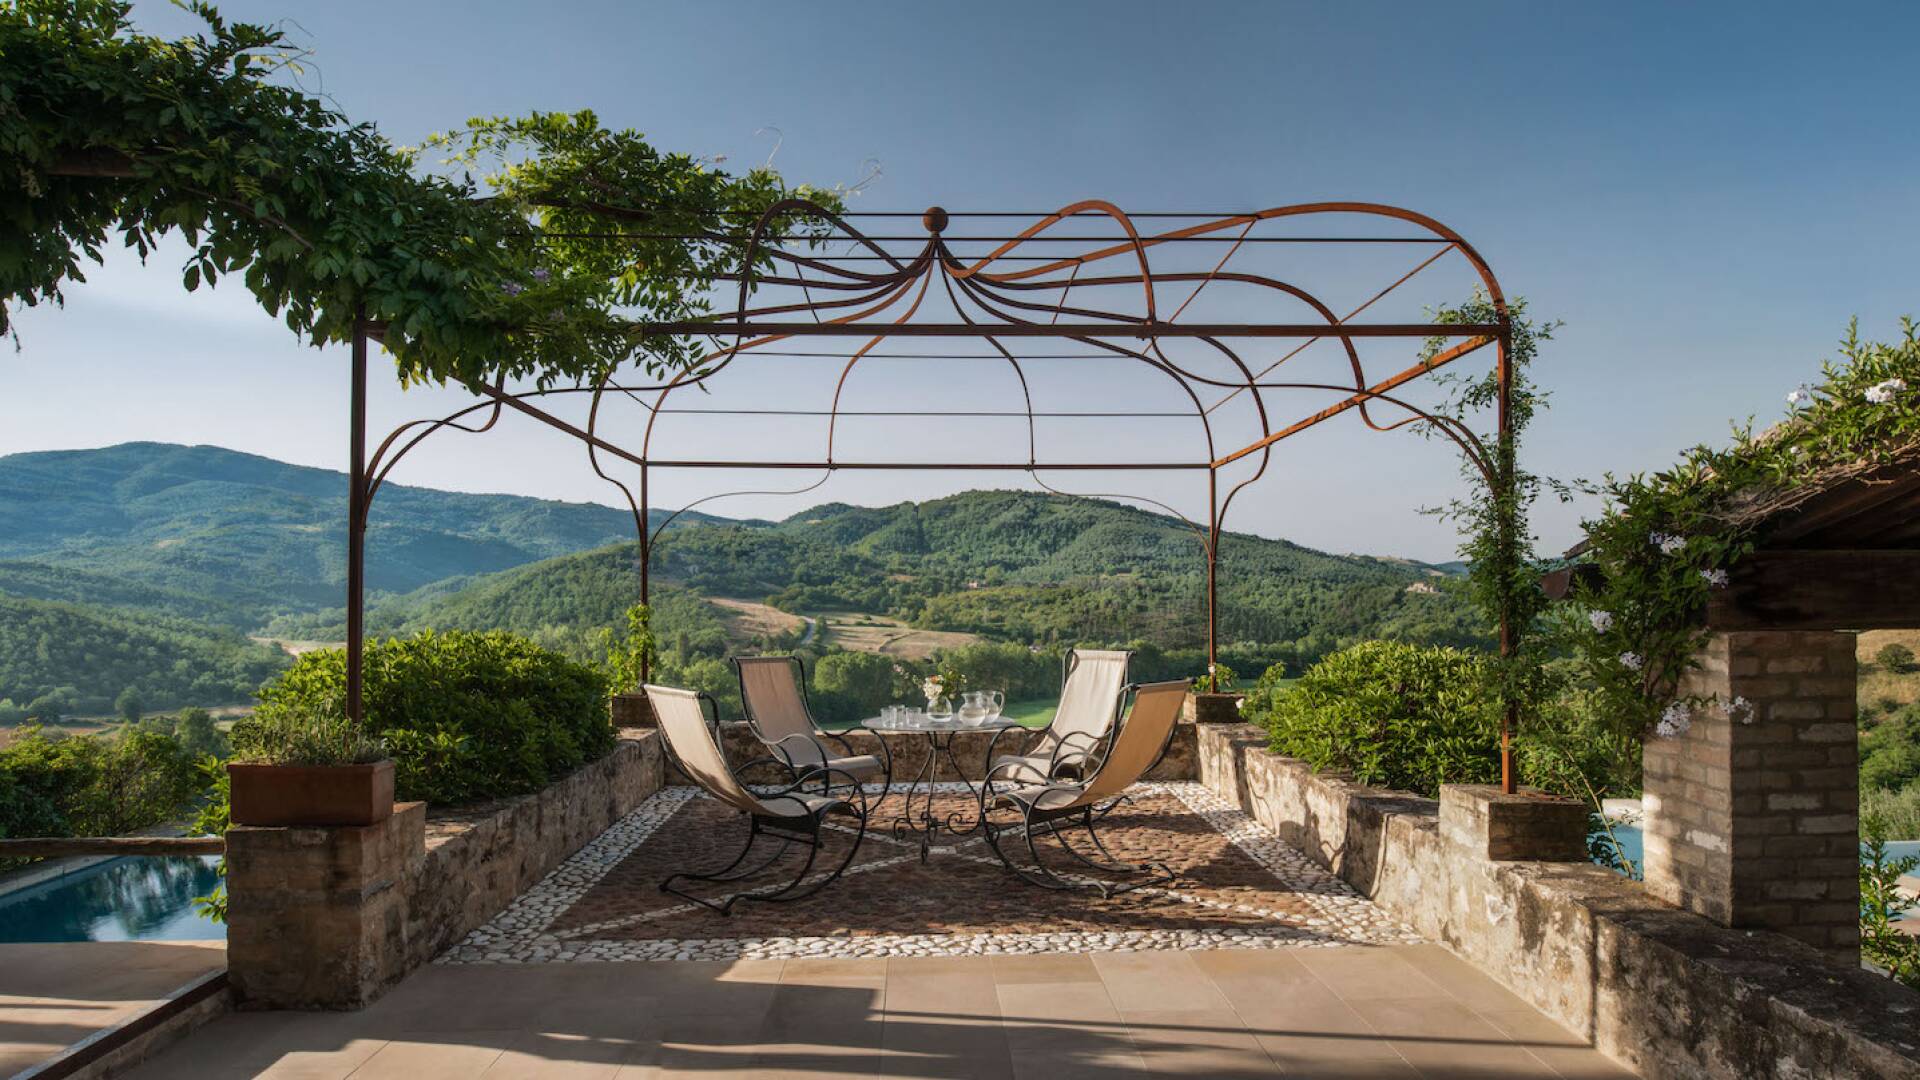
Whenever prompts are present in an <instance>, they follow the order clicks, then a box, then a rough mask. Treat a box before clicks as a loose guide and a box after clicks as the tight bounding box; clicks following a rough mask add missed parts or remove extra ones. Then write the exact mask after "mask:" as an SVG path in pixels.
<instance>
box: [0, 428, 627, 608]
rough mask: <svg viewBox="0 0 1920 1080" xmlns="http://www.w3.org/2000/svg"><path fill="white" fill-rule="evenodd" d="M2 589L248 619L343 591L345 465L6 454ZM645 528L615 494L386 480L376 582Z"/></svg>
mask: <svg viewBox="0 0 1920 1080" xmlns="http://www.w3.org/2000/svg"><path fill="white" fill-rule="evenodd" d="M0 520H4V521H6V522H7V528H6V529H4V530H0V560H6V561H5V562H4V563H0V590H4V591H6V592H8V593H11V594H13V595H17V596H34V597H41V598H50V599H62V600H70V601H74V602H79V603H87V604H101V605H109V606H129V607H138V608H143V609H154V608H158V609H161V610H167V611H171V612H172V613H174V614H178V615H182V616H188V617H193V618H201V619H209V620H214V621H218V622H222V623H225V624H227V625H229V626H232V627H234V628H235V629H241V630H251V629H253V628H256V627H258V626H260V625H261V624H262V623H264V622H266V621H267V620H268V619H269V618H271V617H272V616H273V615H275V614H277V613H281V612H288V611H309V610H313V609H315V608H323V607H334V606H337V605H338V604H339V603H340V589H341V588H342V584H343V582H344V581H345V577H346V554H345V536H346V524H345V522H346V479H345V477H343V476H342V475H341V474H340V473H337V472H332V471H330V470H326V469H312V468H306V467H304V466H298V465H288V464H286V463H284V462H279V461H274V460H272V459H270V458H263V457H258V456H255V455H252V454H242V453H238V452H235V451H232V450H224V449H221V448H219V447H213V446H175V445H171V444H167V443H126V444H123V445H120V446H111V447H106V448H104V449H100V450H62V451H50V452H45V453H33V454H14V455H11V456H8V457H0ZM632 538H633V518H632V516H631V515H630V514H627V513H625V512H622V511H620V510H616V509H613V508H611V507H606V506H597V505H592V504H585V503H561V502H550V501H546V500H541V499H528V498H522V497H519V496H509V495H468V494H460V493H455V492H448V491H434V490H430V489H427V488H415V487H406V486H404V485H393V484H390V485H387V486H386V487H383V488H382V489H381V492H380V496H379V498H378V499H377V500H375V502H374V506H373V513H372V518H371V521H370V522H369V526H368V537H367V552H368V555H367V568H368V583H369V585H370V586H371V587H372V588H373V589H375V590H377V591H383V592H405V591H409V590H412V589H417V588H419V587H421V586H423V585H427V584H430V583H432V582H436V581H441V580H444V579H446V578H450V577H456V576H461V575H468V574H478V573H487V572H491V571H497V570H504V569H508V568H510V567H513V566H519V565H522V564H525V563H529V562H534V561H536V560H539V559H546V558H551V557H553V556H555V555H562V554H566V553H568V552H574V551H581V550H585V549H587V548H592V547H597V546H600V545H602V544H608V543H613V542H615V541H619V540H631V539H632Z"/></svg>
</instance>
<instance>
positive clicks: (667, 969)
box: [133, 945, 1630, 1080]
mask: <svg viewBox="0 0 1920 1080" xmlns="http://www.w3.org/2000/svg"><path fill="white" fill-rule="evenodd" d="M1127 1075H1132V1076H1148V1075H1155V1076H1205V1077H1217V1078H1225V1080H1233V1078H1241V1077H1267V1076H1300V1077H1325V1078H1359V1077H1416V1078H1417V1077H1459V1078H1467V1077H1472V1078H1476V1080H1484V1078H1518V1077H1546V1078H1551V1077H1561V1078H1588V1077H1593V1078H1598V1077H1624V1076H1628V1075H1630V1074H1629V1073H1626V1072H1624V1071H1622V1070H1621V1069H1619V1068H1618V1067H1617V1066H1614V1065H1613V1064H1611V1063H1610V1062H1608V1061H1607V1060H1606V1059H1605V1058H1603V1057H1601V1056H1600V1055H1599V1054H1597V1053H1595V1052H1594V1051H1593V1050H1591V1049H1589V1048H1587V1047H1586V1046H1584V1045H1582V1044H1581V1043H1580V1041H1579V1040H1578V1039H1576V1038H1574V1037H1573V1036H1572V1035H1570V1034H1568V1033H1567V1032H1566V1031H1565V1030H1563V1029H1562V1028H1560V1027H1559V1026H1558V1025H1556V1024H1554V1023H1552V1022H1551V1021H1549V1020H1547V1019H1546V1018H1545V1017H1544V1016H1542V1015H1541V1014H1539V1013H1538V1012H1535V1011H1534V1010H1533V1009H1531V1008H1529V1007H1528V1006H1527V1005H1525V1004H1524V1003H1523V1002H1521V1001H1520V1000H1519V999H1518V998H1516V997H1514V996H1513V995H1511V994H1509V993H1507V992H1506V991H1505V990H1503V989H1501V988H1500V987H1499V986H1498V985H1497V984H1496V983H1494V982H1493V981H1492V980H1491V979H1489V978H1487V977H1486V976H1485V975H1483V974H1481V973H1480V972H1478V971H1477V970H1475V969H1474V968H1473V967H1471V966H1470V965H1468V964H1466V963H1464V962H1462V961H1460V960H1458V959H1456V958H1454V957H1453V956H1452V955H1451V954H1449V953H1447V952H1446V951H1445V950H1443V949H1441V948H1439V947H1437V946H1431V945H1416V946H1395V947H1386V948H1373V947H1353V948H1342V949H1300V950H1287V949H1263V950H1245V951H1239V950H1221V951H1213V952H1143V953H1102V954H1097V955H1054V956H1007V957H927V958H906V957H895V958H892V959H859V960H855V959H846V960H835V959H816V960H799V959H796V960H784V961H782V960H743V961H733V962H715V963H694V962H672V963H615V964H596V963H567V964H533V965H501V966H452V965H447V966H435V967H431V968H428V969H426V970H423V971H421V972H419V973H417V974H415V975H414V976H412V977H411V978H409V979H408V980H407V981H406V982H405V983H403V984H401V985H400V986H399V987H397V988H396V989H395V990H394V991H393V992H392V993H390V994H388V995H387V996H386V997H385V998H383V999H381V1000H380V1001H379V1002H378V1003H376V1004H375V1005H374V1006H373V1007H372V1008H369V1009H367V1010H365V1011H363V1012H359V1013H253V1014H248V1013H239V1014H234V1015H231V1016H227V1017H224V1018H222V1019H220V1020H217V1021H215V1022H214V1023H213V1024H210V1025H209V1026H207V1027H205V1028H203V1029H201V1030H200V1031H198V1032H196V1033H195V1034H194V1035H192V1036H190V1037H189V1038H188V1039H187V1040H185V1041H184V1042H182V1043H179V1044H176V1045H175V1046H173V1047H172V1048H170V1049H168V1050H167V1051H166V1052H164V1053H163V1054H162V1055H161V1056H160V1057H158V1058H156V1059H154V1060H153V1061H151V1062H149V1063H147V1065H146V1066H144V1067H143V1068H141V1069H140V1070H138V1071H137V1072H135V1073H134V1074H133V1076H134V1077H136V1078H138V1080H163V1078H171V1077H180V1078H192V1080H215V1078H222V1077H241V1076H271V1077H312V1078H322V1077H346V1076H352V1077H353V1078H354V1080H377V1078H383V1077H397V1078H401V1080H431V1078H434V1077H474V1076H482V1077H593V1078H621V1080H638V1078H648V1080H655V1078H662V1077H670V1076H671V1077H679V1076H701V1077H747V1076H753V1077H767V1076H793V1077H816V1078H824V1077H842V1076H846V1077H852V1076H861V1077H872V1076H901V1077H964V1078H976V1077H979V1078H993V1077H1009V1078H1015V1080H1027V1078H1032V1080H1073V1078H1076V1077H1096V1076H1097V1077H1108V1076H1127Z"/></svg>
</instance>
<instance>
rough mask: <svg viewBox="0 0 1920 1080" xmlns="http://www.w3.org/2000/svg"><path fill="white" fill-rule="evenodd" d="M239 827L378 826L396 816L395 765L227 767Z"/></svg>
mask: <svg viewBox="0 0 1920 1080" xmlns="http://www.w3.org/2000/svg"><path fill="white" fill-rule="evenodd" d="M227 776H228V778H229V779H230V780H232V782H233V810H232V815H233V823H234V824H235V825H377V824H379V823H380V822H382V821H385V820H386V819H388V818H390V817H392V816H393V762H391V761H375V762H372V763H370V764H366V765H240V764H235V765H228V766H227Z"/></svg>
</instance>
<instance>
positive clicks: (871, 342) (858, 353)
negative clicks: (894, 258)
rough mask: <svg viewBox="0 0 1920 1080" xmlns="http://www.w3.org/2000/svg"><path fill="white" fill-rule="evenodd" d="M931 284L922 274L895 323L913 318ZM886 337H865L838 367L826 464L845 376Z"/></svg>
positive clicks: (837, 424)
mask: <svg viewBox="0 0 1920 1080" xmlns="http://www.w3.org/2000/svg"><path fill="white" fill-rule="evenodd" d="M932 285H933V277H932V275H923V276H922V277H921V278H920V291H919V292H918V293H916V294H915V295H914V298H913V303H912V304H909V305H908V306H907V310H906V311H904V312H902V313H901V314H900V316H899V318H897V319H895V320H894V322H895V323H896V324H904V323H905V322H906V321H907V320H908V319H911V318H913V313H914V312H916V311H919V310H920V304H921V303H922V302H923V301H925V300H926V298H927V290H928V289H929V288H931V287H932ZM886 339H887V338H886V335H885V334H877V335H875V336H873V337H871V338H869V339H867V343H866V344H864V345H862V346H860V348H858V349H856V350H854V353H853V355H852V356H849V357H847V362H846V365H845V366H843V367H842V368H841V369H840V378H839V380H838V381H836V382H835V383H834V384H833V406H832V408H833V415H832V416H829V417H828V418H827V463H828V464H832V463H833V441H834V436H835V435H836V434H838V433H839V430H840V397H841V395H842V394H844V393H846V389H847V376H848V375H851V374H852V373H853V368H854V365H855V364H858V363H859V362H860V358H861V357H862V356H864V355H866V353H867V351H868V350H870V349H872V348H873V347H874V346H876V345H879V344H880V343H881V342H882V341H885V340H886Z"/></svg>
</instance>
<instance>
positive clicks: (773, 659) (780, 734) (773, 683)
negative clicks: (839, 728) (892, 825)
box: [733, 656, 893, 802]
mask: <svg viewBox="0 0 1920 1080" xmlns="http://www.w3.org/2000/svg"><path fill="white" fill-rule="evenodd" d="M733 668H734V670H735V671H736V672H738V673H739V676H740V705H741V709H742V710H743V711H744V712H745V713H746V718H747V725H748V726H749V727H751V728H752V729H753V734H754V736H755V737H756V738H758V739H759V740H760V743H761V745H762V746H764V747H766V749H767V753H768V755H769V756H770V757H771V758H772V759H773V761H774V762H775V763H777V764H779V765H783V766H785V767H786V769H787V771H788V773H789V774H791V775H792V776H793V778H794V779H795V780H803V779H811V780H814V781H816V782H818V784H819V785H820V790H822V791H827V790H830V788H831V784H832V782H833V781H835V780H842V779H845V778H849V777H850V778H852V779H853V780H854V781H855V782H864V781H870V780H874V779H878V780H879V781H880V785H881V786H880V795H879V798H880V799H884V798H886V796H887V789H888V787H889V786H890V785H891V784H892V783H893V753H892V751H891V750H889V749H888V748H887V742H886V740H885V739H882V738H879V737H878V736H875V738H874V742H876V743H878V744H879V747H880V752H879V753H878V754H856V753H854V751H853V746H852V744H851V743H849V742H847V740H846V738H845V735H844V733H836V732H830V731H823V730H821V728H820V725H819V724H817V723H815V722H814V719H813V710H812V709H811V708H809V707H808V705H807V689H806V685H807V684H806V669H805V668H803V667H802V666H801V664H800V658H799V657H797V656H738V657H735V658H734V659H733ZM847 730H848V731H861V732H866V733H867V734H869V735H871V734H873V733H872V732H871V731H869V730H868V729H867V728H864V727H853V728H848V729H847ZM875 801H876V802H877V801H878V800H877V799H876V800H875Z"/></svg>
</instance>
